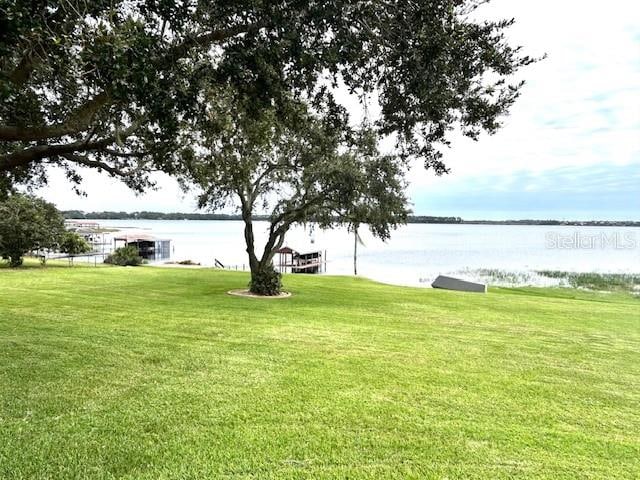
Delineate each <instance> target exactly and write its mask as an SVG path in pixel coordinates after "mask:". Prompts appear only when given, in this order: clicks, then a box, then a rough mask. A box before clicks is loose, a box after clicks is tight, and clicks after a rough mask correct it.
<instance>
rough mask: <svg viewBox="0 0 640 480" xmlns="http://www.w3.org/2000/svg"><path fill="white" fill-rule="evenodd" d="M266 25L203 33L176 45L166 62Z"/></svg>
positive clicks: (241, 26) (236, 27) (252, 25)
mask: <svg viewBox="0 0 640 480" xmlns="http://www.w3.org/2000/svg"><path fill="white" fill-rule="evenodd" d="M263 26H264V25H263V24H262V23H260V22H256V23H250V24H246V25H237V26H235V27H230V28H224V29H221V30H214V31H213V32H208V33H203V34H202V35H199V36H197V37H193V38H188V39H186V40H184V41H183V42H182V43H179V44H178V45H175V46H174V47H172V48H170V49H169V51H168V52H167V55H166V56H165V57H164V59H165V60H167V59H168V60H173V59H176V58H182V57H184V56H185V55H186V54H187V53H188V52H189V50H191V49H192V48H194V47H206V46H209V45H211V44H212V43H215V42H221V41H223V40H226V39H228V38H232V37H235V36H236V35H240V34H241V33H247V32H250V31H257V30H259V29H260V28H262V27H263Z"/></svg>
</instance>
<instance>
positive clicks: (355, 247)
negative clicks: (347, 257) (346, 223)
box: [353, 226, 358, 275]
mask: <svg viewBox="0 0 640 480" xmlns="http://www.w3.org/2000/svg"><path fill="white" fill-rule="evenodd" d="M353 274H354V275H358V227H357V226H355V227H353Z"/></svg>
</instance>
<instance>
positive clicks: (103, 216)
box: [62, 210, 640, 227]
mask: <svg viewBox="0 0 640 480" xmlns="http://www.w3.org/2000/svg"><path fill="white" fill-rule="evenodd" d="M62 214H63V215H64V218H66V219H75V220H82V219H87V220H89V219H90V220H242V216H241V215H239V214H225V213H180V212H173V213H164V212H146V211H143V212H84V211H82V210H64V211H63V212H62ZM253 218H254V220H258V221H267V220H269V215H254V216H253ZM407 223H435V224H450V223H454V224H464V225H547V226H554V225H557V226H585V227H640V222H638V221H629V220H585V221H582V220H532V219H524V220H464V219H462V218H461V217H436V216H428V215H409V216H408V217H407Z"/></svg>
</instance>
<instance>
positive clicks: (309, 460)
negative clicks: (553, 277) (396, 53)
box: [0, 266, 640, 480]
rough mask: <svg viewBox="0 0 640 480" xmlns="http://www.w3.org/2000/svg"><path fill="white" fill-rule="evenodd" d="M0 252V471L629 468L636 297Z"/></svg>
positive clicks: (572, 472) (637, 356)
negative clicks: (61, 260) (259, 276)
mask: <svg viewBox="0 0 640 480" xmlns="http://www.w3.org/2000/svg"><path fill="white" fill-rule="evenodd" d="M246 283H247V276H246V275H245V274H241V273H232V272H221V271H214V270H193V269H184V270H183V269H160V268H153V267H141V268H110V267H107V268H87V267H76V268H62V267H57V268H56V267H54V266H50V267H48V268H46V269H38V268H27V269H21V270H17V271H10V270H8V269H2V270H0V478H3V479H14V478H25V479H26V478H29V479H44V478H51V479H64V478H78V479H81V478H83V479H84V478H128V479H154V480H155V479H187V478H193V479H195V478H202V479H208V478H255V479H270V478H273V479H275V478H278V479H280V478H284V479H286V478H313V479H316V478H341V479H342V478H350V479H354V478H417V479H418V478H419V479H422V478H448V479H454V478H461V479H463V478H464V479H466V478H567V479H569V478H570V479H574V478H602V479H612V478H639V477H640V298H638V297H633V296H631V295H627V294H622V293H611V294H596V293H587V292H580V291H575V290H560V289H556V290H551V289H549V290H541V289H493V290H490V292H489V294H488V295H478V294H463V293H455V292H445V291H432V290H420V289H410V288H400V287H391V286H384V285H380V284H376V283H373V282H370V281H366V280H360V279H351V278H340V277H320V276H287V277H286V278H285V284H286V287H287V289H289V290H290V291H292V292H293V293H294V295H293V296H292V297H291V298H288V299H282V300H262V299H245V298H237V297H231V296H228V295H226V294H225V292H226V291H227V290H229V289H233V288H240V287H243V286H245V285H246Z"/></svg>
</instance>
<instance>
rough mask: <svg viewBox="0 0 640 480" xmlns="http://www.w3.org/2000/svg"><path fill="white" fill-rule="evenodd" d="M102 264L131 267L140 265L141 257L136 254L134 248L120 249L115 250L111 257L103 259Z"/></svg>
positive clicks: (136, 251)
mask: <svg viewBox="0 0 640 480" xmlns="http://www.w3.org/2000/svg"><path fill="white" fill-rule="evenodd" d="M104 263H109V264H111V265H120V266H122V267H125V266H132V267H133V266H137V265H141V264H142V257H141V256H140V255H139V254H138V249H137V248H136V247H121V248H116V249H115V250H114V252H113V253H112V254H111V255H109V256H108V257H107V258H105V259H104Z"/></svg>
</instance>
